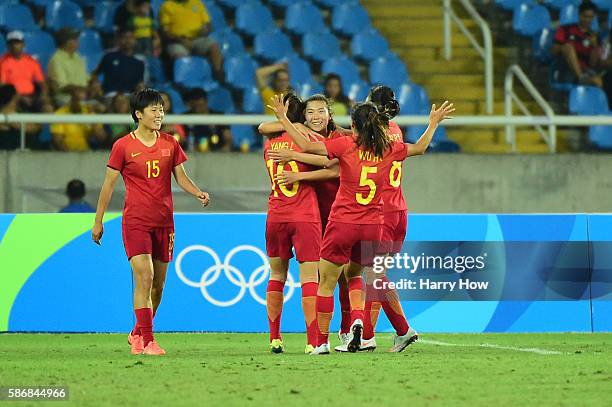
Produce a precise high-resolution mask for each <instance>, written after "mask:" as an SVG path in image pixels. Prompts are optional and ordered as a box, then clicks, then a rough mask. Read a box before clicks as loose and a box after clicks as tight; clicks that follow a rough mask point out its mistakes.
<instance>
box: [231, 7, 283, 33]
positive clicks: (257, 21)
mask: <svg viewBox="0 0 612 407" xmlns="http://www.w3.org/2000/svg"><path fill="white" fill-rule="evenodd" d="M275 27H276V24H274V20H273V19H272V13H270V10H268V8H267V7H266V6H264V5H262V4H261V3H257V2H253V3H245V4H241V5H240V6H238V7H237V8H236V29H237V30H238V31H240V32H241V33H243V34H246V35H250V36H254V35H257V34H258V33H260V32H264V31H269V30H271V29H272V28H275Z"/></svg>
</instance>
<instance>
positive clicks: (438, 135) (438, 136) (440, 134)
mask: <svg viewBox="0 0 612 407" xmlns="http://www.w3.org/2000/svg"><path fill="white" fill-rule="evenodd" d="M428 113H429V112H428ZM426 129H427V126H410V127H408V128H407V129H406V132H405V135H404V138H405V139H406V141H407V142H409V143H416V142H417V140H418V139H419V138H420V137H421V135H422V134H423V133H424V132H425V130H426ZM447 139H448V136H447V134H446V128H445V127H444V126H439V127H438V128H437V129H436V132H435V133H434V136H433V139H432V142H431V144H432V145H431V147H434V143H439V142H441V141H446V140H447Z"/></svg>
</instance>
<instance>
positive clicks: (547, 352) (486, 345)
mask: <svg viewBox="0 0 612 407" xmlns="http://www.w3.org/2000/svg"><path fill="white" fill-rule="evenodd" d="M419 342H420V343H425V344H428V345H438V346H458V347H466V348H467V347H469V348H492V349H503V350H513V351H516V352H528V353H537V354H538V355H562V354H563V352H558V351H556V350H548V349H540V348H517V347H514V346H503V345H495V344H492V343H481V344H467V343H450V342H441V341H432V340H429V339H419Z"/></svg>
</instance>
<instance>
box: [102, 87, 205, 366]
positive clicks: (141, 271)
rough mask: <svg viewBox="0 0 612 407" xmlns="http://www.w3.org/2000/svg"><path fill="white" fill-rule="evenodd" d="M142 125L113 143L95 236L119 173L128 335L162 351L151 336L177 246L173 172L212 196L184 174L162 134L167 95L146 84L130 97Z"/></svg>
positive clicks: (184, 184) (135, 348) (134, 342)
mask: <svg viewBox="0 0 612 407" xmlns="http://www.w3.org/2000/svg"><path fill="white" fill-rule="evenodd" d="M131 111H132V118H133V119H134V121H135V122H136V123H137V124H138V128H137V129H136V130H135V131H133V132H131V133H130V134H128V135H126V136H124V137H122V138H120V139H119V140H117V141H116V142H115V144H114V145H113V149H112V151H111V154H110V158H109V160H108V164H107V169H106V177H105V178H104V184H103V185H102V190H101V191H100V197H99V199H98V208H97V211H96V218H95V223H94V226H93V229H92V239H93V240H94V242H96V243H97V244H100V240H101V239H102V234H103V231H104V228H103V224H102V220H103V218H104V212H106V208H107V206H108V202H109V201H110V198H111V196H112V193H113V189H114V187H115V183H116V181H117V178H118V177H119V174H121V176H122V177H123V181H124V183H125V190H126V193H125V207H124V209H123V222H122V228H123V244H124V246H125V251H126V254H127V257H128V260H129V262H130V265H131V267H132V270H133V275H134V283H135V284H134V313H135V314H136V326H135V327H134V329H133V331H132V332H131V333H130V335H129V336H128V342H129V343H130V345H131V347H132V353H133V354H141V353H142V354H146V355H164V354H165V351H164V350H163V349H162V348H160V346H159V345H158V344H157V342H156V341H155V339H154V337H153V317H154V315H155V312H156V311H157V308H158V306H159V304H160V302H161V296H162V291H163V288H164V283H165V280H166V271H167V269H168V263H169V262H170V261H171V260H172V252H173V248H174V219H173V203H172V192H171V175H174V178H175V180H176V182H177V183H178V185H179V186H180V187H181V188H182V189H183V190H184V191H185V192H187V193H189V194H191V195H193V196H194V197H195V198H197V199H198V200H199V201H200V202H201V203H202V205H203V206H207V205H208V203H209V201H210V199H209V196H208V193H206V192H202V191H201V190H200V189H199V188H198V187H197V186H196V185H195V184H194V183H193V181H192V180H191V179H190V178H189V177H188V176H187V174H186V173H185V169H184V168H183V163H184V162H185V161H186V160H187V157H186V156H185V153H184V152H183V150H182V148H181V146H180V145H179V144H178V142H177V141H176V139H174V137H172V136H170V135H168V134H165V133H160V132H159V129H160V127H161V123H162V120H163V117H164V108H163V99H162V97H161V94H160V93H159V92H157V91H155V90H153V89H144V90H141V91H139V92H138V93H136V94H134V95H133V96H132V99H131Z"/></svg>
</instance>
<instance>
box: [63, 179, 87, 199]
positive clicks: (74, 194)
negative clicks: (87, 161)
mask: <svg viewBox="0 0 612 407" xmlns="http://www.w3.org/2000/svg"><path fill="white" fill-rule="evenodd" d="M66 195H68V198H69V199H70V200H71V201H74V200H77V199H82V198H83V197H84V196H85V184H84V183H83V181H81V180H80V179H73V180H71V181H70V182H68V185H66Z"/></svg>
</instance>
